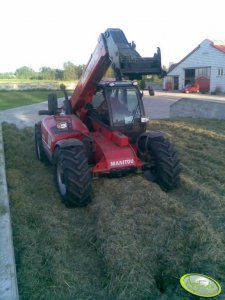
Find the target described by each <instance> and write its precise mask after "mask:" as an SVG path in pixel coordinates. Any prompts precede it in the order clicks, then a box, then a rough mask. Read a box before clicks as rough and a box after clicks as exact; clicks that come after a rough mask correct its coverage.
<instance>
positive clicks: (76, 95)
mask: <svg viewBox="0 0 225 300" xmlns="http://www.w3.org/2000/svg"><path fill="white" fill-rule="evenodd" d="M110 66H111V67H112V69H113V71H114V74H115V78H114V79H113V80H107V81H102V78H103V77H104V75H105V73H106V71H107V70H108V68H109V67H110ZM147 74H158V75H162V74H163V71H162V68H161V54H160V49H159V48H158V50H157V53H155V54H154V56H153V57H149V58H142V57H141V56H140V54H139V53H138V52H137V51H136V50H135V46H134V44H133V43H132V44H131V43H128V41H127V39H126V37H125V35H124V33H123V31H122V30H120V29H107V30H106V31H105V33H102V34H100V36H99V39H98V44H97V46H96V48H95V50H94V52H93V53H92V55H91V57H90V60H89V61H88V63H87V66H86V68H85V69H84V71H83V74H82V75H81V78H80V80H79V82H78V84H77V86H76V88H75V90H74V92H73V94H72V96H71V98H70V99H69V97H68V96H67V93H66V91H64V92H65V100H64V102H63V105H62V107H60V108H58V104H57V96H56V95H55V94H50V95H49V98H48V110H47V111H40V112H39V113H40V114H46V115H48V116H47V117H45V118H44V119H43V120H42V121H41V122H39V123H37V124H36V125H35V141H36V153H37V157H38V159H39V160H41V161H45V160H46V159H47V160H49V161H50V162H52V163H53V165H54V176H55V181H56V185H57V187H58V190H59V193H60V195H61V197H62V200H63V201H64V203H65V204H66V205H68V206H71V205H72V206H74V205H75V206H83V205H86V204H87V203H88V202H89V201H90V199H91V190H92V188H91V178H92V177H96V176H99V175H102V174H104V175H106V174H108V175H117V176H121V175H124V174H127V173H129V172H138V173H139V172H142V171H143V170H145V169H146V168H147V169H148V170H151V172H152V174H153V175H152V176H151V178H153V177H154V178H158V177H159V175H158V174H159V172H158V171H157V170H156V168H157V165H158V166H159V170H160V169H162V171H163V172H162V174H164V175H163V176H162V175H160V177H162V179H163V180H161V179H160V180H161V182H162V183H163V184H164V186H165V188H167V187H168V188H170V186H171V188H172V187H173V186H175V184H176V182H177V177H178V173H179V170H178V169H179V168H177V164H178V160H177V158H176V155H175V153H174V150H173V148H171V147H168V145H167V144H166V143H167V142H166V141H165V140H164V135H163V133H161V132H149V133H147V134H146V124H147V122H148V118H147V117H146V116H145V111H144V106H143V102H142V95H141V93H140V90H139V88H138V86H137V83H136V82H134V81H133V79H140V78H141V77H142V75H147ZM123 78H124V79H126V80H122V79H123ZM127 79H129V80H128V81H127ZM150 140H151V143H150ZM159 141H160V143H159V147H161V148H162V149H161V153H162V154H160V155H161V156H162V155H164V156H165V153H167V152H168V153H167V158H168V159H170V157H171V156H172V157H173V158H172V161H173V164H171V162H170V163H169V168H170V169H171V168H172V171H171V172H170V173H171V174H169V177H171V178H169V180H168V178H167V177H168V175H167V174H168V170H167V168H168V166H163V165H160V159H161V158H158V156H159V155H158V154H157V153H156V151H155V148H156V147H158V142H159ZM161 141H162V142H161ZM164 148H165V149H164ZM171 149H172V150H171ZM171 151H172V153H170V152H171ZM153 156H155V159H152V158H151V157H153ZM170 160H171V159H170ZM164 161H165V157H164ZM164 169H165V170H164ZM157 172H158V173H157ZM174 172H175V175H174ZM174 176H175V177H176V180H174Z"/></svg>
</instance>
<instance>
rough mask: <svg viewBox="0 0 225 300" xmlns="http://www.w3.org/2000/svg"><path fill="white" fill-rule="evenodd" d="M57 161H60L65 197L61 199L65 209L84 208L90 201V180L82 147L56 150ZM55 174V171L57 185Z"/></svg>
mask: <svg viewBox="0 0 225 300" xmlns="http://www.w3.org/2000/svg"><path fill="white" fill-rule="evenodd" d="M57 159H60V160H61V163H62V167H63V174H64V181H65V182H64V184H65V186H66V195H65V196H63V197H62V200H63V202H64V203H65V205H66V206H67V207H74V206H75V207H78V206H79V207H81V206H86V205H87V204H88V203H89V202H90V201H91V194H92V182H91V181H92V179H91V172H90V168H89V166H88V161H87V158H86V156H85V153H84V149H83V147H82V146H74V147H69V148H63V149H62V148H58V149H57V154H56V160H57ZM56 166H57V164H56V162H55V167H56ZM56 174H57V171H56V170H55V179H56V184H57V175H56ZM57 186H58V184H57ZM58 189H59V188H58ZM59 191H60V190H59ZM61 196H62V195H61Z"/></svg>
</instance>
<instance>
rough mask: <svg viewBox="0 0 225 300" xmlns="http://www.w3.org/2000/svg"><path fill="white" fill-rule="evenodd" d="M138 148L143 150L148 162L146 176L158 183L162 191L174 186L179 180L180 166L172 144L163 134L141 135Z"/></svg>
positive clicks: (171, 188)
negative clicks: (154, 135) (150, 136)
mask: <svg viewBox="0 0 225 300" xmlns="http://www.w3.org/2000/svg"><path fill="white" fill-rule="evenodd" d="M146 139H148V140H147V141H146ZM139 148H140V149H141V151H142V152H145V158H147V160H148V163H149V169H148V175H147V176H146V177H147V178H148V179H149V180H151V181H154V182H156V183H158V184H159V186H160V187H161V189H162V190H164V191H170V190H173V189H174V188H176V187H177V186H178V184H179V182H180V171H181V166H180V161H179V159H178V155H177V151H176V149H175V147H174V145H173V144H172V143H171V142H170V141H169V140H168V139H166V138H165V137H164V136H159V137H155V138H148V137H146V136H143V138H142V139H140V141H139Z"/></svg>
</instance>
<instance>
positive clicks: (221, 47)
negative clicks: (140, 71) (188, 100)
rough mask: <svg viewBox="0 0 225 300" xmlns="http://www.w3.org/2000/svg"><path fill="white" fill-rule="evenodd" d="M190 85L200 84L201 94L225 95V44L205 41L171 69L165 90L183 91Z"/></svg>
mask: <svg viewBox="0 0 225 300" xmlns="http://www.w3.org/2000/svg"><path fill="white" fill-rule="evenodd" d="M188 83H198V84H199V86H200V92H209V93H214V92H216V93H220V92H222V93H225V42H212V41H210V40H208V39H206V40H204V41H203V42H202V43H201V44H200V45H199V46H198V47H196V48H195V49H194V50H193V51H191V52H190V53H189V54H188V55H187V56H185V57H184V58H183V59H182V60H181V61H180V62H179V63H177V64H174V65H172V66H171V67H170V69H169V71H168V74H167V76H166V77H165V78H164V82H163V88H164V89H166V90H182V88H183V87H184V86H185V85H186V84H188Z"/></svg>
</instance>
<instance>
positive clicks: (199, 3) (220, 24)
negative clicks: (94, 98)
mask: <svg viewBox="0 0 225 300" xmlns="http://www.w3.org/2000/svg"><path fill="white" fill-rule="evenodd" d="M223 2H224V1H223V0H213V1H212V0H195V1H194V0H189V1H182V0H138V1H131V0H111V1H106V0H60V1H59V0H1V4H0V12H1V17H0V28H1V29H0V37H1V44H0V73H2V72H15V70H16V69H17V68H20V67H22V66H28V67H31V68H32V69H34V70H35V71H38V70H39V69H40V68H41V67H44V66H47V67H50V68H59V69H62V68H63V63H64V62H67V61H70V62H72V63H74V64H75V65H81V64H86V63H87V61H88V60H89V57H90V55H91V53H92V52H93V51H94V49H95V47H96V45H97V40H98V37H99V35H100V33H103V32H104V31H105V30H106V29H107V28H120V29H121V30H123V32H124V33H125V35H126V37H127V40H128V41H129V42H131V41H134V42H135V44H136V50H137V51H138V52H139V54H140V55H141V56H143V57H152V56H153V55H154V53H155V52H156V49H157V47H160V49H161V54H162V65H165V66H167V67H168V66H169V64H170V63H171V62H173V63H176V62H179V61H180V60H181V59H182V58H183V57H185V56H186V55H187V54H188V53H189V52H190V51H192V50H193V49H194V48H195V47H197V46H198V45H199V44H200V43H201V42H202V41H203V40H204V39H210V40H222V41H224V40H225V30H224V27H225V22H224V9H223Z"/></svg>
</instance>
